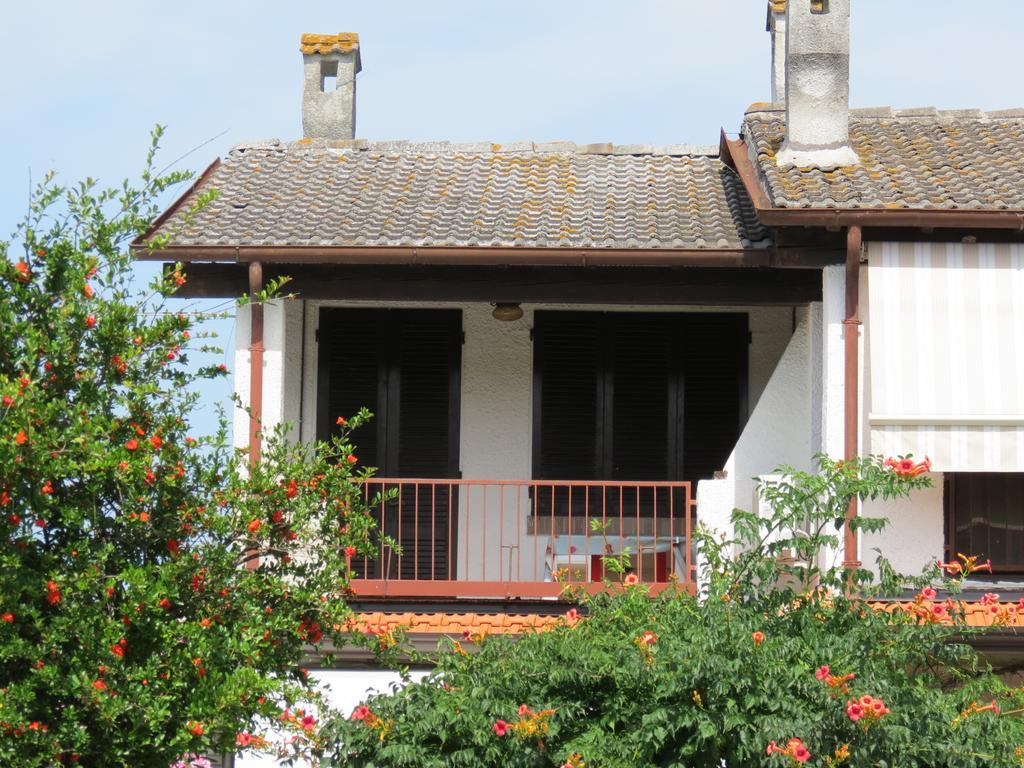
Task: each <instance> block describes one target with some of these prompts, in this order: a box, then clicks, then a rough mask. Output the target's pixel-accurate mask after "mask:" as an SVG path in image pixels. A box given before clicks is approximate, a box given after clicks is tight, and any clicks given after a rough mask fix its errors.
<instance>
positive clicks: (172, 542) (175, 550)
mask: <svg viewBox="0 0 1024 768" xmlns="http://www.w3.org/2000/svg"><path fill="white" fill-rule="evenodd" d="M167 551H168V552H170V553H171V554H172V555H173V556H174V557H177V556H178V555H180V554H181V545H179V544H178V542H177V540H176V539H168V540H167Z"/></svg>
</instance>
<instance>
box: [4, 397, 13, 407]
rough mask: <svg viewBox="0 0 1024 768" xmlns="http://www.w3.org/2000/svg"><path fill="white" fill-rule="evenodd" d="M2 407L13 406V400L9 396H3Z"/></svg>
mask: <svg viewBox="0 0 1024 768" xmlns="http://www.w3.org/2000/svg"><path fill="white" fill-rule="evenodd" d="M4 405H6V406H11V405H14V398H13V397H11V396H10V395H4Z"/></svg>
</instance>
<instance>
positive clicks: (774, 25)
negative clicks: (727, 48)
mask: <svg viewBox="0 0 1024 768" xmlns="http://www.w3.org/2000/svg"><path fill="white" fill-rule="evenodd" d="M765 28H766V30H767V31H768V34H769V35H771V41H772V104H781V103H782V102H783V101H784V100H785V98H786V0H768V22H767V24H766V27H765Z"/></svg>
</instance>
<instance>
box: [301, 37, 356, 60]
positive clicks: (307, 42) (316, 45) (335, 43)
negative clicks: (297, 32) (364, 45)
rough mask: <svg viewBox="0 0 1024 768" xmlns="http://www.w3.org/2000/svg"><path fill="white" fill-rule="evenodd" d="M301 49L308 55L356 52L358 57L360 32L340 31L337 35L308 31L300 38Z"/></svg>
mask: <svg viewBox="0 0 1024 768" xmlns="http://www.w3.org/2000/svg"><path fill="white" fill-rule="evenodd" d="M299 50H300V51H302V53H303V54H305V55H306V56H311V55H313V54H320V55H321V56H323V55H325V54H329V53H352V52H355V54H356V57H357V58H358V56H359V33H358V32H339V33H338V34H336V35H313V34H310V33H308V32H306V33H304V34H303V35H302V37H301V38H300V39H299Z"/></svg>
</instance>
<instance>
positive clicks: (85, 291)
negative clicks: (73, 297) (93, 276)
mask: <svg viewBox="0 0 1024 768" xmlns="http://www.w3.org/2000/svg"><path fill="white" fill-rule="evenodd" d="M82 294H83V295H84V296H85V298H87V299H91V298H92V297H93V290H92V286H91V285H89V284H88V283H86V284H85V286H84V287H83V288H82Z"/></svg>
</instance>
